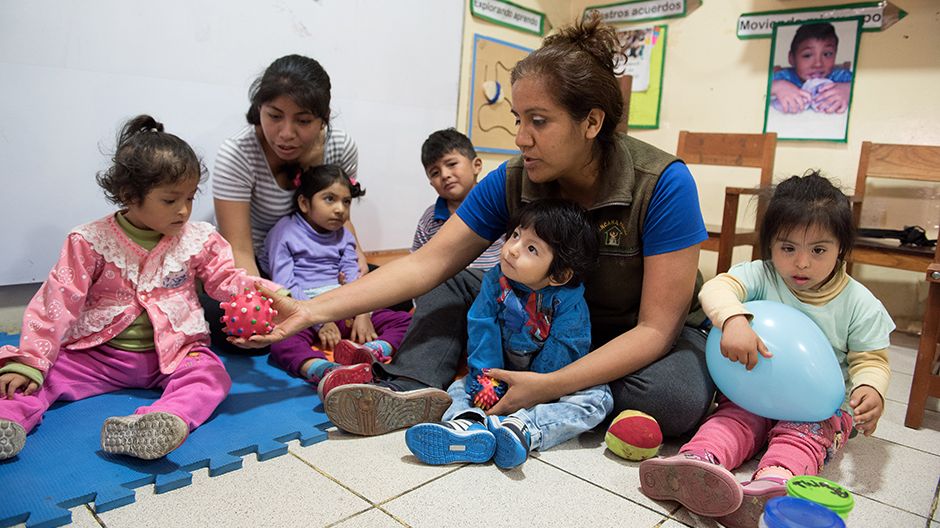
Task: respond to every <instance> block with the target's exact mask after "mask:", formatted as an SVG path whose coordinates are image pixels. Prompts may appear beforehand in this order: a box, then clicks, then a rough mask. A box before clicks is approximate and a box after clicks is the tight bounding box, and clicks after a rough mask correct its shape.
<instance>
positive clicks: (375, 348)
mask: <svg viewBox="0 0 940 528" xmlns="http://www.w3.org/2000/svg"><path fill="white" fill-rule="evenodd" d="M362 346H364V347H366V348H368V349H369V350H370V351H371V352H372V355H373V356H375V360H376V361H378V362H379V363H389V362H390V361H392V352H394V351H395V349H394V348H392V345H391V343H389V342H388V341H385V340H383V339H376V340H375V341H366V342H365V343H363V344H362Z"/></svg>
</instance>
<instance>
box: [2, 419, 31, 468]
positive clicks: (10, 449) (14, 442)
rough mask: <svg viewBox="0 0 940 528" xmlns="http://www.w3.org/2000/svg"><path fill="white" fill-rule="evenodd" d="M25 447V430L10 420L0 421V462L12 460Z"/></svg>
mask: <svg viewBox="0 0 940 528" xmlns="http://www.w3.org/2000/svg"><path fill="white" fill-rule="evenodd" d="M24 445H26V429H23V426H22V425H20V424H18V423H16V422H12V421H10V420H0V460H6V459H8V458H13V457H15V456H16V455H17V453H19V452H20V451H21V450H22V449H23V446H24Z"/></svg>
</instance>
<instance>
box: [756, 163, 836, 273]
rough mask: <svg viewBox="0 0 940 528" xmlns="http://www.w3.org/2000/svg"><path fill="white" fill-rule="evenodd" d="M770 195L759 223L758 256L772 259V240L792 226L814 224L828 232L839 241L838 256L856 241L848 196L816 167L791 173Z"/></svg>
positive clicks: (787, 231) (767, 261) (803, 226)
mask: <svg viewBox="0 0 940 528" xmlns="http://www.w3.org/2000/svg"><path fill="white" fill-rule="evenodd" d="M771 191H772V194H771V196H770V202H769V203H768V204H767V211H766V212H765V213H764V219H763V220H762V221H761V225H760V235H759V238H760V250H761V258H762V259H763V260H764V263H765V264H769V263H770V261H771V250H772V248H773V244H774V241H775V240H777V238H778V237H779V236H780V235H781V234H783V235H785V234H787V233H789V232H790V231H793V230H794V229H806V228H809V227H811V226H816V227H818V228H821V229H825V230H827V231H829V232H831V233H832V234H833V235H834V236H835V237H836V242H837V243H838V244H839V260H843V261H844V260H845V256H846V255H848V253H849V252H850V251H852V247H853V246H854V245H855V224H854V223H853V222H852V205H851V202H850V201H849V198H848V196H846V195H845V194H843V193H842V191H841V190H839V188H838V187H836V186H835V185H833V184H832V182H830V181H829V180H828V179H827V178H825V177H823V176H821V175H820V174H819V171H815V170H809V171H806V174H804V175H803V176H791V177H789V178H787V179H786V180H783V181H782V182H780V183H778V184H777V185H776V186H775V187H774V188H773V189H771Z"/></svg>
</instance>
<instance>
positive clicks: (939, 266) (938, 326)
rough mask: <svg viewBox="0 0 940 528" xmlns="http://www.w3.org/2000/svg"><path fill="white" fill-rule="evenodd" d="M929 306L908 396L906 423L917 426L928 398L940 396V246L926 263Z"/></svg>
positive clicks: (925, 314)
mask: <svg viewBox="0 0 940 528" xmlns="http://www.w3.org/2000/svg"><path fill="white" fill-rule="evenodd" d="M927 282H929V283H930V289H929V291H928V293H927V308H926V310H924V327H923V329H922V330H921V334H920V344H919V345H918V346H917V361H916V362H915V363H914V381H913V382H912V383H911V394H910V396H909V397H908V399H907V416H905V417H904V425H906V426H908V427H912V428H914V429H917V428H919V427H920V425H921V423H923V421H924V407H926V405H927V397H928V396H932V397H934V398H940V375H938V372H937V338H938V337H940V246H937V250H936V251H935V252H934V260H933V262H932V263H931V264H930V265H929V266H927Z"/></svg>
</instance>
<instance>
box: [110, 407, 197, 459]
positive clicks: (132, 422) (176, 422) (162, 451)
mask: <svg viewBox="0 0 940 528" xmlns="http://www.w3.org/2000/svg"><path fill="white" fill-rule="evenodd" d="M137 416H140V418H137ZM187 435H189V428H188V427H187V426H186V423H185V422H183V420H182V419H180V418H179V417H178V416H176V415H173V414H170V413H164V412H152V413H148V414H143V415H131V416H115V417H111V418H108V419H107V420H105V421H104V426H102V428H101V448H102V449H103V450H104V451H105V452H106V453H115V454H119V455H130V456H132V457H136V458H140V459H143V460H153V459H156V458H160V457H163V456H166V455H167V454H168V453H169V452H170V451H173V450H174V449H176V448H177V447H179V446H180V445H182V443H183V441H184V440H186V436H187Z"/></svg>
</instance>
